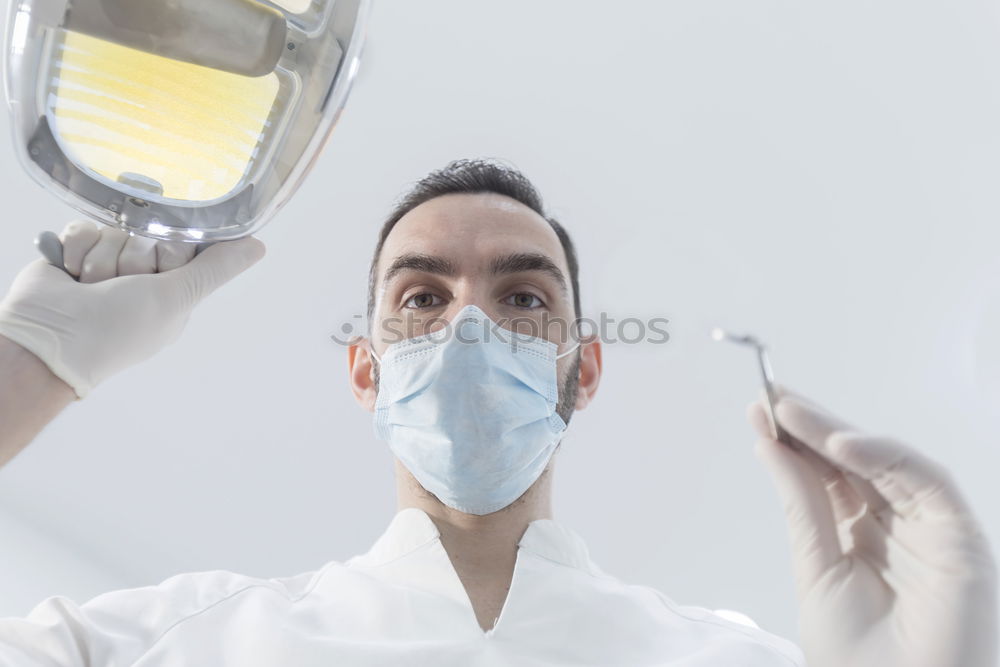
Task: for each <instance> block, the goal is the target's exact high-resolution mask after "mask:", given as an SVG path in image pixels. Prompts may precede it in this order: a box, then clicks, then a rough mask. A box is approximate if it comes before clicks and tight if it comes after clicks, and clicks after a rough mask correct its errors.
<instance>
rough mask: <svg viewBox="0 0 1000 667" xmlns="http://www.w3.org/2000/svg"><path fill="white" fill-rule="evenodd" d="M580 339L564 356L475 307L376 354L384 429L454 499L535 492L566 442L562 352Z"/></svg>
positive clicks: (487, 509) (401, 455) (419, 475)
mask: <svg viewBox="0 0 1000 667" xmlns="http://www.w3.org/2000/svg"><path fill="white" fill-rule="evenodd" d="M578 346H579V344H578V343H577V344H576V345H574V346H573V347H572V348H570V349H569V350H567V351H566V352H564V353H562V354H559V355H556V349H557V347H556V344H555V343H552V342H549V341H547V340H545V339H543V338H534V337H528V336H526V335H524V334H517V333H514V332H511V331H508V330H506V329H501V328H499V327H498V326H497V325H496V324H495V323H494V322H493V321H492V320H490V318H489V317H488V316H487V315H486V313H484V312H483V311H482V310H480V309H479V308H477V307H476V306H466V307H465V308H463V309H462V310H461V312H459V313H458V315H457V316H456V317H455V319H454V320H453V321H452V322H451V325H450V326H448V327H445V328H443V329H440V330H438V331H436V332H434V333H431V334H427V335H424V336H419V337H416V338H410V339H407V340H404V341H401V342H399V343H395V344H393V345H390V346H389V347H388V349H387V350H386V352H385V354H384V355H383V357H382V359H381V360H379V359H378V357H375V359H376V360H378V361H379V362H380V364H381V367H380V369H379V393H378V398H377V399H376V401H375V435H376V436H377V437H378V438H379V439H380V440H384V441H386V442H388V443H389V448H390V449H391V450H392V452H393V454H395V455H396V457H397V458H398V459H399V460H400V461H401V462H402V463H403V465H405V466H406V468H407V470H409V471H410V473H412V474H413V476H414V477H415V478H416V479H417V481H418V482H420V484H421V485H422V486H423V487H424V488H425V489H427V490H428V491H430V492H431V493H433V494H434V495H435V496H437V497H438V499H439V500H440V501H441V502H442V503H444V504H445V505H447V506H448V507H452V508H454V509H456V510H459V511H460V512H465V513H467V514H480V515H481V514H489V513H491V512H495V511H497V510H499V509H501V508H503V507H506V506H507V505H509V504H511V503H512V502H514V501H515V500H517V498H518V497H520V496H521V494H523V493H524V492H525V491H527V490H528V487H530V486H531V485H532V484H533V483H534V482H535V480H536V479H538V477H539V476H540V475H541V474H542V471H543V470H544V469H545V466H546V464H547V463H548V461H549V459H550V458H551V456H552V452H553V451H554V450H555V448H556V446H557V445H558V444H559V440H560V438H561V437H562V434H563V431H565V430H566V424H565V422H563V420H562V418H561V417H560V416H559V415H558V414H556V405H557V403H558V399H559V396H558V387H559V385H558V381H557V378H556V360H557V359H559V358H561V357H564V356H566V355H567V354H569V353H571V352H572V351H573V350H575V349H576V348H577V347H578ZM373 356H374V355H373Z"/></svg>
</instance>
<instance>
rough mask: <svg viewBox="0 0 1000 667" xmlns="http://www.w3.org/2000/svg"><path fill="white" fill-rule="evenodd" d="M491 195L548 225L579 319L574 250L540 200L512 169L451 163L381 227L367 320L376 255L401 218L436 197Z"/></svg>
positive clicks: (421, 183)
mask: <svg viewBox="0 0 1000 667" xmlns="http://www.w3.org/2000/svg"><path fill="white" fill-rule="evenodd" d="M478 193H495V194H498V195H504V196H506V197H510V198H511V199H514V200H517V201H519V202H521V203H522V204H524V205H525V206H527V207H528V208H530V209H531V210H533V211H534V212H535V213H537V214H538V215H540V216H542V217H543V218H545V221H546V222H548V223H549V225H551V227H552V229H553V231H555V233H556V236H558V237H559V243H561V244H562V249H563V252H564V253H565V254H566V264H567V266H568V267H569V280H570V285H572V287H573V308H574V311H575V314H576V317H577V319H579V317H580V280H579V273H580V267H579V264H578V263H577V259H576V249H575V248H574V247H573V241H572V239H570V237H569V234H567V233H566V230H565V229H563V226H562V225H560V224H559V223H558V222H557V221H556V220H555V218H551V217H549V216H547V215H546V214H545V208H544V207H543V206H542V197H541V195H540V194H538V190H536V189H535V186H534V185H532V184H531V181H529V180H528V179H527V178H526V177H525V176H524V174H522V173H521V172H520V171H518V170H517V169H515V168H514V167H511V166H508V165H505V164H503V163H501V162H499V161H497V160H487V159H478V160H455V161H453V162H449V163H448V164H447V165H446V166H445V167H444V168H443V169H438V170H437V171H433V172H431V173H430V174H428V175H427V176H425V177H424V178H422V179H421V180H420V181H418V182H417V183H416V185H414V186H413V188H412V189H410V191H409V192H407V193H406V194H405V195H404V196H403V197H402V198H401V199H400V200H399V202H398V203H397V204H396V208H395V209H394V210H393V212H392V214H391V215H390V216H389V219H388V220H386V221H385V223H383V225H382V230H381V231H380V232H379V235H378V243H377V244H376V245H375V254H374V255H372V263H371V268H370V269H369V271H368V320H369V321H371V319H372V316H373V315H374V310H375V282H376V278H377V276H376V270H377V265H378V258H379V255H380V254H381V253H382V246H384V245H385V240H386V238H387V237H388V236H389V232H391V231H392V228H393V227H395V226H396V223H397V222H399V221H400V220H401V219H402V218H403V216H404V215H406V214H407V213H409V212H410V211H412V210H413V209H415V208H416V207H418V206H420V205H421V204H423V203H424V202H427V201H430V200H431V199H434V198H436V197H442V196H444V195H450V194H478Z"/></svg>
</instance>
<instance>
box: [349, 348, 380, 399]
mask: <svg viewBox="0 0 1000 667" xmlns="http://www.w3.org/2000/svg"><path fill="white" fill-rule="evenodd" d="M369 345H370V343H369V342H368V341H367V340H364V339H362V340H361V341H360V342H358V343H355V344H354V345H350V346H348V348H347V374H348V377H349V378H350V382H351V393H353V394H354V400H356V401H357V402H358V405H360V406H361V407H363V408H364V409H365V410H367V411H368V412H375V398H376V395H377V393H378V392H376V391H375V382H374V380H373V379H372V356H371V351H370V349H369V347H368V346H369Z"/></svg>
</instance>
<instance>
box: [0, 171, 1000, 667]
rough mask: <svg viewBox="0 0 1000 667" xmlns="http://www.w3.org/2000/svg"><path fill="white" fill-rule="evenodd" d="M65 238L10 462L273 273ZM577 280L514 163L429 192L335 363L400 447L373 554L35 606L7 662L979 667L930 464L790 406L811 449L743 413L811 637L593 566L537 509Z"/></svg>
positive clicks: (0, 434) (95, 236)
mask: <svg viewBox="0 0 1000 667" xmlns="http://www.w3.org/2000/svg"><path fill="white" fill-rule="evenodd" d="M63 243H64V245H65V248H66V264H67V268H68V269H69V271H70V273H72V274H74V275H75V276H77V277H78V278H79V282H77V281H76V280H73V279H72V278H70V277H69V276H67V275H66V274H65V273H63V272H62V271H60V270H58V269H55V268H54V267H51V266H48V265H46V264H45V263H44V262H43V261H42V260H38V261H36V262H34V263H32V264H31V265H29V266H28V267H26V268H25V269H24V270H23V271H22V272H21V274H19V275H18V277H17V279H16V280H15V282H14V285H13V286H12V287H11V290H10V292H9V293H8V295H7V297H6V298H5V299H4V300H3V301H0V463H2V462H6V461H7V460H9V459H10V458H12V457H13V456H15V455H16V454H17V452H18V451H20V450H21V449H22V448H23V447H24V446H26V445H27V444H28V443H29V442H30V441H31V440H32V439H33V438H34V436H35V435H36V434H37V433H38V432H39V431H40V430H41V429H42V428H44V426H45V424H46V423H47V422H49V421H50V420H51V419H53V418H54V417H55V416H56V415H57V414H58V413H59V412H60V411H61V410H62V408H64V407H65V405H67V404H68V403H69V402H71V401H72V400H74V399H79V398H83V397H84V396H86V394H87V393H88V392H89V391H90V390H91V389H92V388H93V387H94V386H96V385H97V384H99V383H100V382H102V381H103V380H105V379H106V378H107V377H110V376H111V375H113V374H114V373H115V372H116V371H117V370H120V369H121V368H123V367H125V366H127V365H131V364H134V363H138V362H139V361H141V360H142V359H145V358H147V357H149V356H150V355H152V354H154V353H155V352H156V351H157V349H159V348H160V347H162V346H163V345H166V344H168V343H169V342H170V341H172V340H174V339H176V337H177V335H179V333H180V330H181V329H182V328H183V324H184V322H185V321H186V318H187V315H188V313H189V312H190V310H191V309H192V308H193V307H194V305H195V304H196V303H198V302H199V301H201V300H202V299H203V298H205V297H206V296H207V295H208V294H210V293H211V292H212V291H213V290H214V289H216V288H217V287H219V286H220V285H222V284H223V283H225V282H226V281H228V280H229V279H231V278H233V277H235V276H236V275H237V274H239V273H240V272H242V271H243V270H245V269H246V268H248V267H249V266H250V265H252V264H253V263H254V262H256V261H257V260H258V259H260V257H261V256H262V255H263V246H262V244H260V243H259V242H258V241H256V240H254V239H251V238H248V239H243V240H240V241H235V242H230V243H221V244H217V245H216V246H213V247H211V248H209V249H208V250H206V251H205V252H203V253H201V254H200V255H198V256H197V257H193V258H192V257H190V256H182V257H180V258H177V257H172V256H171V253H173V252H174V250H173V249H171V248H170V247H168V246H158V247H156V248H154V249H153V250H150V247H151V246H148V245H146V246H137V245H135V244H134V243H133V241H132V240H126V239H124V238H123V235H121V234H120V233H119V232H117V231H116V230H112V229H110V228H105V229H101V230H97V229H96V228H94V227H93V226H92V225H89V224H77V225H71V226H70V227H69V228H67V230H65V231H64V233H63ZM161 258H166V261H165V262H164V261H163V260H161ZM578 273H579V266H578V262H577V258H576V252H575V249H574V247H573V244H572V241H571V240H570V237H569V235H568V234H567V233H566V231H565V229H564V228H563V227H562V226H561V225H560V224H559V223H558V222H556V221H555V220H554V219H552V218H551V217H548V216H547V215H546V213H545V211H544V208H543V206H542V202H541V198H540V197H539V195H538V193H537V192H536V190H535V189H534V187H533V186H532V185H531V183H530V182H529V181H528V180H527V179H526V178H525V177H524V176H523V175H521V174H520V173H518V172H516V171H515V170H513V169H511V168H509V167H506V166H504V165H501V164H497V163H494V162H489V161H458V162H454V163H452V164H450V165H448V166H447V167H445V168H444V169H442V170H439V171H437V172H434V173H432V174H430V175H429V176H427V177H426V178H425V179H423V180H422V181H420V182H419V183H418V184H417V185H416V186H415V187H414V188H413V190H412V191H411V192H410V193H409V194H408V195H407V196H406V197H405V198H404V199H403V200H402V201H401V202H400V204H399V206H398V207H397V209H396V211H394V213H393V214H392V215H391V216H390V218H389V220H388V221H387V222H386V223H385V224H384V226H383V227H382V229H381V232H380V234H379V237H378V241H377V245H376V249H375V253H374V257H373V260H372V264H371V272H370V278H369V312H370V315H371V317H370V320H371V321H372V323H373V324H372V331H371V332H370V336H369V337H368V339H366V340H361V341H358V342H357V343H356V344H355V345H352V346H351V347H350V348H349V350H348V380H349V382H350V385H351V388H352V391H353V393H354V396H355V398H356V400H357V401H358V403H359V404H360V405H361V406H362V407H363V408H365V409H366V410H369V411H371V412H372V413H373V418H374V426H375V433H376V435H377V437H379V438H380V439H382V440H384V441H385V442H386V443H387V445H388V447H389V448H390V450H391V451H392V453H393V455H394V461H395V471H396V492H397V501H398V502H397V513H396V514H395V516H394V517H392V519H391V521H390V522H389V525H388V527H387V528H386V530H385V532H384V533H383V534H382V536H381V537H380V538H379V539H378V540H377V541H376V542H375V544H373V545H372V546H371V548H370V549H369V550H368V551H367V552H366V553H364V554H360V555H358V556H355V557H353V558H350V559H349V560H347V561H344V562H341V561H330V562H328V563H326V564H324V565H322V566H321V567H319V568H318V569H317V570H315V571H312V572H306V573H303V574H301V575H296V576H292V577H286V578H280V579H259V578H253V577H249V576H244V575H240V574H237V573H233V572H224V571H213V572H198V573H186V574H179V575H177V576H175V577H172V578H171V579H168V580H167V581H164V582H162V583H160V584H159V585H156V586H147V587H143V588H137V589H129V590H123V591H113V592H111V593H107V594H105V595H102V596H98V597H97V598H95V599H93V600H91V601H88V602H86V603H84V604H79V605H78V604H76V603H75V602H73V601H71V600H68V599H66V598H63V597H59V596H56V597H53V598H49V599H48V600H45V601H43V602H42V603H40V604H39V605H38V606H37V607H36V608H35V609H34V610H33V611H32V612H31V613H30V614H29V615H28V616H27V617H26V618H24V619H2V620H0V664H2V665H7V664H10V665H18V666H23V667H36V666H37V667H41V666H42V665H46V666H48V665H63V666H67V667H69V666H72V667H83V666H84V665H98V664H99V665H109V666H110V665H135V666H136V667H152V666H154V665H155V666H165V665H175V664H205V665H208V664H211V665H240V666H241V667H257V666H258V665H259V666H263V665H274V664H289V665H296V666H297V667H310V666H314V665H315V666H317V667H318V666H319V665H329V664H350V665H399V664H427V665H431V664H433V665H456V666H458V665H461V666H469V665H652V664H656V665H678V666H680V665H684V666H685V667H707V666H710V665H713V666H714V665H740V666H746V667H764V666H768V667H770V666H774V667H778V666H784V667H789V666H790V665H807V664H808V665H809V666H810V667H826V666H831V667H832V666H837V667H841V666H846V665H850V666H851V667H996V664H997V628H998V618H997V569H996V563H995V560H994V557H993V554H992V552H991V548H990V545H989V544H988V542H987V540H986V537H985V535H984V533H983V530H982V527H981V525H980V524H979V523H978V521H977V520H976V518H975V517H974V516H973V515H972V512H971V511H970V509H969V507H968V505H967V503H966V502H965V500H964V499H963V497H962V495H961V493H960V492H959V490H958V488H957V487H956V485H955V483H954V481H953V480H952V478H951V477H950V475H949V474H948V472H947V471H946V470H944V469H943V468H942V467H941V466H940V465H939V464H936V463H934V462H932V461H930V460H929V459H927V458H926V457H925V456H923V455H922V454H921V453H920V452H919V451H917V450H915V449H913V448H912V447H909V446H906V445H904V444H902V443H899V442H896V441H894V440H892V439H889V438H883V437H876V436H874V435H869V434H865V433H863V432H859V431H858V430H857V429H855V428H853V427H851V426H850V425H849V424H847V423H845V422H843V421H841V420H840V419H838V418H836V417H834V416H832V415H830V414H828V413H827V412H825V411H824V410H822V409H821V408H819V407H818V406H815V405H813V404H812V403H810V402H809V401H808V400H806V399H804V398H802V397H801V396H798V395H795V394H793V393H791V392H789V391H787V390H785V391H782V397H781V399H780V401H779V403H778V407H777V419H778V420H779V421H780V422H781V424H782V425H783V426H784V427H785V428H786V430H787V431H788V432H789V433H790V434H791V435H792V436H793V437H794V438H796V439H797V440H798V441H799V442H800V443H801V444H803V445H804V449H803V453H797V452H794V451H792V450H791V449H790V448H788V447H786V446H785V445H783V444H782V443H779V442H777V441H775V440H774V439H772V437H771V435H770V434H771V430H770V424H769V423H768V419H767V416H766V413H765V411H764V408H763V403H762V402H761V401H759V400H758V401H756V402H754V403H752V404H751V405H750V406H749V410H748V417H749V419H750V421H751V423H752V424H753V426H754V428H755V429H756V430H757V432H758V435H759V440H758V442H757V446H756V450H755V451H756V453H757V455H758V456H759V458H760V459H761V460H762V462H763V463H764V464H765V465H766V466H767V468H768V470H769V471H770V473H771V474H772V476H773V478H774V481H775V483H776V486H777V488H778V492H779V495H780V498H781V501H782V504H783V506H784V509H785V512H786V515H787V521H788V527H789V531H790V536H791V545H792V550H793V562H794V565H795V571H794V576H795V581H796V586H797V592H798V599H799V612H800V616H799V618H800V630H801V632H800V635H801V646H796V645H795V644H793V643H792V642H790V641H788V640H787V639H784V638H781V637H778V636H775V635H773V634H771V633H768V632H766V631H764V630H762V629H760V628H758V627H756V626H754V625H752V624H741V623H736V622H733V621H731V620H727V619H725V618H722V617H720V616H718V615H716V614H714V613H712V612H711V611H710V610H708V609H704V608H700V607H693V606H681V605H678V604H676V603H675V602H673V601H672V600H671V599H670V598H668V597H667V596H666V595H664V594H663V593H661V592H659V591H656V590H654V589H651V588H649V587H645V586H638V585H632V584H627V583H625V582H623V581H621V580H619V579H618V578H616V577H614V576H612V575H610V574H608V573H605V572H603V571H602V570H601V568H600V567H598V565H597V564H596V563H594V562H593V560H592V559H591V558H590V556H589V553H588V550H587V548H586V545H585V543H584V541H583V539H582V538H581V536H580V535H578V534H577V533H575V532H574V531H573V530H572V529H570V528H569V527H568V526H566V525H564V524H562V523H560V522H558V521H557V520H556V519H554V518H553V516H552V510H551V475H552V470H553V467H554V462H555V460H556V456H555V455H556V453H557V451H558V448H559V443H560V439H561V437H562V435H563V433H564V432H565V429H566V428H567V426H568V425H569V424H570V422H571V418H572V414H573V412H574V411H575V410H579V409H583V408H586V407H588V406H589V405H590V403H591V402H592V401H593V400H594V398H595V395H596V392H597V389H598V385H599V383H600V377H601V371H602V357H601V344H600V341H598V340H595V339H592V338H585V339H581V340H573V339H572V337H570V336H567V335H566V334H567V331H568V330H569V329H567V328H565V327H563V328H560V327H556V328H555V329H553V328H552V327H550V326H548V325H547V323H551V322H553V321H555V322H565V323H572V322H575V321H576V320H577V319H578V318H579V317H580V315H581V313H580V296H579V281H578ZM112 331H113V332H114V334H115V336H114V344H113V345H112V344H110V343H109V342H108V339H109V338H110V337H109V336H108V335H107V334H108V332H112ZM123 341H124V342H126V343H129V345H126V346H125V347H122V346H121V343H122V342H123ZM720 529H721V530H724V527H720Z"/></svg>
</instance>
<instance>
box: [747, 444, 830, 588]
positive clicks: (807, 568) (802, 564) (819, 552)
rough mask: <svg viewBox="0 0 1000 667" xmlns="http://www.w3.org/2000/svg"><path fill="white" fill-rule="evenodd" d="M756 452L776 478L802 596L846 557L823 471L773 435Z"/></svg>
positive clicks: (798, 586)
mask: <svg viewBox="0 0 1000 667" xmlns="http://www.w3.org/2000/svg"><path fill="white" fill-rule="evenodd" d="M754 454H755V455H756V456H757V458H758V459H760V461H761V462H763V463H764V465H765V467H766V468H767V469H768V470H769V472H770V474H771V477H772V478H773V480H774V483H775V486H776V487H777V489H778V495H779V497H780V498H781V504H782V506H783V507H784V510H785V519H786V522H787V525H788V535H789V542H790V544H791V549H792V564H793V567H794V568H795V581H796V585H797V588H798V593H799V598H800V599H802V597H804V596H805V594H806V593H807V592H808V591H809V590H810V589H812V587H813V585H814V584H815V582H816V581H817V580H818V579H819V578H820V577H821V576H823V574H824V573H826V572H827V571H828V570H830V568H832V567H834V566H835V565H836V564H837V563H838V562H839V561H840V560H841V559H842V558H843V549H842V548H841V544H840V537H839V535H838V532H837V522H836V518H835V516H834V510H833V506H832V504H831V502H830V497H829V495H828V494H827V490H826V483H825V481H824V480H823V477H822V474H821V473H820V472H819V471H818V470H817V469H816V468H815V467H814V466H813V465H811V464H810V462H809V461H808V460H806V458H805V457H803V456H802V455H801V454H799V453H797V452H795V451H794V450H792V449H790V448H789V447H787V446H785V445H783V444H782V443H780V442H778V441H776V440H773V439H771V438H761V439H759V440H758V441H757V445H756V447H755V448H754Z"/></svg>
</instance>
